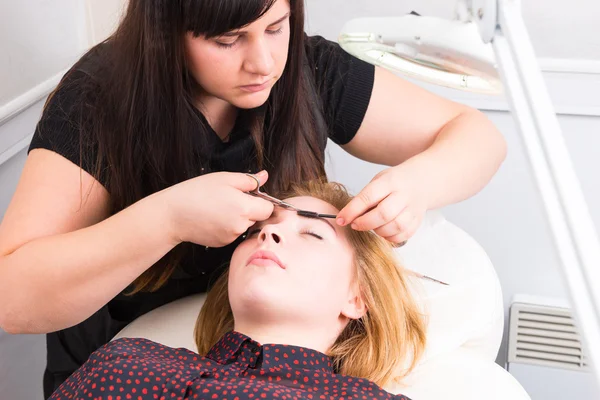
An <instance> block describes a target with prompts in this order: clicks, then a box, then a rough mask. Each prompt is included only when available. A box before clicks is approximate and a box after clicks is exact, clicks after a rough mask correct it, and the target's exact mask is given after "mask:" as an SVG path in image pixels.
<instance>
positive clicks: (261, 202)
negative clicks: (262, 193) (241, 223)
mask: <svg viewBox="0 0 600 400" xmlns="http://www.w3.org/2000/svg"><path fill="white" fill-rule="evenodd" d="M244 196H246V197H247V198H245V199H244V201H247V202H248V203H247V204H248V208H247V213H245V217H246V218H248V219H249V220H250V221H253V222H258V221H264V220H266V219H268V218H269V217H271V215H273V210H274V208H275V206H274V205H273V203H271V202H270V201H268V200H265V199H262V198H260V197H252V196H248V195H244Z"/></svg>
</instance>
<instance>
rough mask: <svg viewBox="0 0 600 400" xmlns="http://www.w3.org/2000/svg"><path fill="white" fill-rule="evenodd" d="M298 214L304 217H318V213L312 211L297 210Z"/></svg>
mask: <svg viewBox="0 0 600 400" xmlns="http://www.w3.org/2000/svg"><path fill="white" fill-rule="evenodd" d="M298 215H299V216H301V217H306V218H320V216H319V213H316V212H314V211H305V210H298Z"/></svg>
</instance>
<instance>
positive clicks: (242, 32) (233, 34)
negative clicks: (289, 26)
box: [221, 12, 291, 37]
mask: <svg viewBox="0 0 600 400" xmlns="http://www.w3.org/2000/svg"><path fill="white" fill-rule="evenodd" d="M290 14H291V12H288V13H286V14H285V15H284V16H283V17H281V18H279V19H278V20H277V21H275V22H272V23H270V24H269V26H273V25H277V24H279V23H281V22H283V21H285V20H286V19H287V18H288V17H289V16H290ZM244 34H246V31H235V32H227V33H224V34H222V35H221V36H227V37H229V36H241V35H244Z"/></svg>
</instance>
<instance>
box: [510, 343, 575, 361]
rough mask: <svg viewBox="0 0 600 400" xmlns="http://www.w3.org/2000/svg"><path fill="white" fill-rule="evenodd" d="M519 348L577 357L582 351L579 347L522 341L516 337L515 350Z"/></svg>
mask: <svg viewBox="0 0 600 400" xmlns="http://www.w3.org/2000/svg"><path fill="white" fill-rule="evenodd" d="M519 350H531V351H539V352H542V353H549V354H558V355H560V354H564V355H569V356H577V357H581V356H582V351H581V349H579V348H572V347H561V346H548V345H543V344H533V343H527V342H522V341H520V340H518V339H517V351H519Z"/></svg>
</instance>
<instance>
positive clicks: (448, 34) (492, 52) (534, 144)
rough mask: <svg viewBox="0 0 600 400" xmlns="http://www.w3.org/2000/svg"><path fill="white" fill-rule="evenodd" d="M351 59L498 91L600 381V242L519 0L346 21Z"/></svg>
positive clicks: (473, 1) (478, 1) (463, 0)
mask: <svg viewBox="0 0 600 400" xmlns="http://www.w3.org/2000/svg"><path fill="white" fill-rule="evenodd" d="M339 42H340V45H341V46H342V48H343V49H344V50H346V51H347V52H349V53H350V54H352V55H354V56H356V57H358V58H360V59H362V60H364V61H366V62H369V63H371V64H375V65H379V66H381V67H383V68H387V69H390V70H392V71H395V72H398V73H402V74H405V75H407V76H409V77H411V78H416V79H421V80H424V81H427V82H430V83H434V84H438V85H443V86H447V87H451V88H455V89H459V90H467V91H473V92H479V93H487V94H499V93H502V92H503V91H504V92H505V95H506V97H507V99H508V102H509V104H510V109H511V112H512V114H513V115H514V117H515V119H516V122H517V124H518V126H519V131H520V134H521V138H522V140H523V143H524V145H525V149H526V152H527V156H528V159H529V163H530V166H531V168H532V170H533V174H534V177H535V180H536V184H537V188H538V190H539V192H540V194H541V199H542V202H543V205H544V210H545V213H546V217H547V219H548V222H549V225H550V228H551V232H552V236H553V239H554V245H555V249H556V252H557V254H558V256H559V259H560V261H561V271H562V276H563V279H564V281H565V282H566V284H567V285H566V286H567V290H568V292H569V295H570V299H571V304H572V306H573V311H574V314H575V319H576V322H577V325H578V327H579V330H580V332H581V334H582V336H583V341H584V344H585V345H586V348H585V349H586V356H587V357H588V358H589V360H586V361H589V362H590V363H591V365H592V371H593V373H594V374H595V377H596V380H597V382H599V383H600V242H599V240H598V236H597V233H596V230H595V227H594V225H593V222H592V218H591V216H590V213H589V210H588V207H587V204H586V201H585V198H584V196H583V193H582V191H581V188H580V185H579V181H578V179H577V176H576V174H575V171H574V169H573V165H572V163H571V159H570V157H569V153H568V152H567V147H566V145H565V141H564V138H563V136H562V133H561V130H560V126H559V124H558V119H557V117H556V114H555V112H554V110H553V107H552V104H551V101H550V96H549V94H548V91H547V88H546V86H545V83H544V80H543V77H542V74H541V72H540V70H539V68H538V65H537V59H536V57H535V53H534V51H533V47H532V45H531V41H530V39H529V35H528V33H527V29H526V28H525V24H524V22H523V18H522V15H521V4H520V1H519V0H459V1H458V3H457V8H456V18H455V19H454V20H452V21H450V20H444V19H440V18H434V17H425V16H420V15H418V14H416V13H411V14H408V15H405V16H400V17H387V18H361V19H355V20H352V21H349V22H348V23H347V24H346V26H345V27H344V28H343V31H342V33H341V35H340V37H339Z"/></svg>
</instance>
